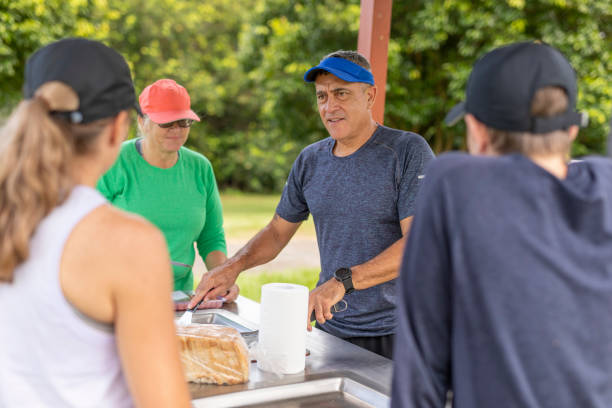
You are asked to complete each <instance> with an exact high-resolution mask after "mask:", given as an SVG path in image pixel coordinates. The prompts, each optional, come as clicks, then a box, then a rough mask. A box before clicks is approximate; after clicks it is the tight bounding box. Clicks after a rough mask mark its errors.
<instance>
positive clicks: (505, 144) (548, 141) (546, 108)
mask: <svg viewBox="0 0 612 408" xmlns="http://www.w3.org/2000/svg"><path fill="white" fill-rule="evenodd" d="M567 105H568V98H567V95H566V93H565V91H564V90H563V89H562V88H559V87H556V86H546V87H542V88H540V89H538V91H537V92H536V93H535V95H534V96H533V100H532V102H531V111H530V112H531V116H534V117H544V118H546V117H551V116H555V115H558V114H559V113H562V112H565V111H566V110H567ZM487 131H488V133H489V138H490V140H491V148H492V149H493V150H494V151H495V152H496V153H499V154H507V153H521V154H523V155H526V156H529V155H534V154H537V155H563V156H566V157H569V154H570V148H571V144H572V140H571V138H570V135H569V133H568V132H567V131H566V130H555V131H553V132H550V133H546V134H538V135H534V134H532V133H529V132H509V131H503V130H497V129H493V128H489V127H487Z"/></svg>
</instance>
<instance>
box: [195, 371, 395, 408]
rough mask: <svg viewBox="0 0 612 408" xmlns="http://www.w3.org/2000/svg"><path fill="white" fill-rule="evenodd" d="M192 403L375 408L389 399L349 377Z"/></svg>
mask: <svg viewBox="0 0 612 408" xmlns="http://www.w3.org/2000/svg"><path fill="white" fill-rule="evenodd" d="M192 403H193V406H194V407H195V408H199V407H216V408H223V407H252V408H256V407H257V408H259V407H270V408H281V407H282V408H315V407H325V408H353V407H355V408H356V407H359V408H364V407H376V408H378V407H388V406H389V403H390V400H389V397H388V396H387V395H384V394H382V393H380V392H378V391H376V390H375V389H373V388H370V387H368V386H367V385H364V384H362V383H360V382H358V381H356V380H353V379H351V378H348V377H331V378H323V379H318V380H310V381H305V382H301V383H296V384H286V385H279V386H272V387H265V388H259V389H255V390H248V391H239V392H233V393H228V394H223V395H215V396H212V397H206V398H200V399H196V400H193V401H192Z"/></svg>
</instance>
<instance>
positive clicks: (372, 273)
mask: <svg viewBox="0 0 612 408" xmlns="http://www.w3.org/2000/svg"><path fill="white" fill-rule="evenodd" d="M411 224H412V217H406V218H404V219H403V220H401V221H400V226H401V228H402V234H403V235H404V236H403V237H402V238H400V239H398V240H397V241H395V243H393V244H392V245H391V246H390V247H388V248H387V249H385V250H384V251H383V252H381V253H380V254H378V255H377V256H375V257H374V258H372V259H370V260H369V261H367V262H365V263H362V264H361V265H355V266H352V267H351V270H352V271H353V285H354V286H355V290H361V289H367V288H370V287H372V286H375V285H379V284H381V283H383V282H388V281H390V280H392V279H395V278H397V277H398V275H399V268H400V264H401V262H402V254H403V252H404V245H405V244H406V239H407V238H408V233H409V232H410V225H411Z"/></svg>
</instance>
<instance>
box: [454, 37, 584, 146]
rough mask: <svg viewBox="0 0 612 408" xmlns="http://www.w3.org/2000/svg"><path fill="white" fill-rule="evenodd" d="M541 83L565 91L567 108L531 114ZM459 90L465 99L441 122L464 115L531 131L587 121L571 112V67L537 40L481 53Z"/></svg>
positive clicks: (573, 100) (573, 97) (497, 126)
mask: <svg viewBox="0 0 612 408" xmlns="http://www.w3.org/2000/svg"><path fill="white" fill-rule="evenodd" d="M545 86H556V87H560V88H562V89H563V90H564V91H565V93H566V95H567V97H568V101H569V103H568V106H567V110H566V111H565V112H562V113H560V114H558V115H556V116H551V117H533V116H531V113H530V110H531V101H532V99H533V96H534V95H535V93H536V91H537V90H538V89H540V88H542V87H545ZM465 94H466V98H465V101H464V102H461V103H459V104H457V105H456V106H455V107H453V109H451V111H450V112H449V113H448V114H447V115H446V118H445V119H444V121H445V123H446V124H447V125H449V126H452V125H454V124H455V123H457V122H458V121H459V120H461V119H462V118H463V116H464V115H465V114H466V113H471V114H472V115H474V116H475V117H476V119H478V120H479V121H480V122H482V123H484V124H485V125H487V126H489V127H491V128H493V129H497V130H505V131H511V132H530V133H534V134H545V133H549V132H552V131H555V130H560V129H567V128H568V127H570V126H572V125H582V126H585V125H586V123H587V117H586V116H585V115H582V114H580V113H578V112H576V110H575V109H576V96H577V94H578V89H577V85H576V73H575V72H574V69H573V68H572V66H571V65H570V63H569V62H568V60H567V59H566V58H565V57H564V56H563V54H561V52H559V51H558V50H557V49H555V48H553V47H551V46H549V45H546V44H543V43H540V42H520V43H515V44H510V45H506V46H503V47H500V48H496V49H494V50H493V51H491V52H489V53H487V54H485V55H484V56H483V57H482V58H480V59H479V60H478V61H476V63H475V64H474V67H473V69H472V73H471V74H470V78H469V79H468V83H467V87H466V92H465Z"/></svg>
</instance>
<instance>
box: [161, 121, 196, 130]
mask: <svg viewBox="0 0 612 408" xmlns="http://www.w3.org/2000/svg"><path fill="white" fill-rule="evenodd" d="M175 124H176V125H177V126H178V127H181V128H188V127H191V125H192V124H193V119H181V120H175V121H174V122H168V123H158V124H157V126H159V127H160V128H162V129H170V128H171V127H174V125H175Z"/></svg>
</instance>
